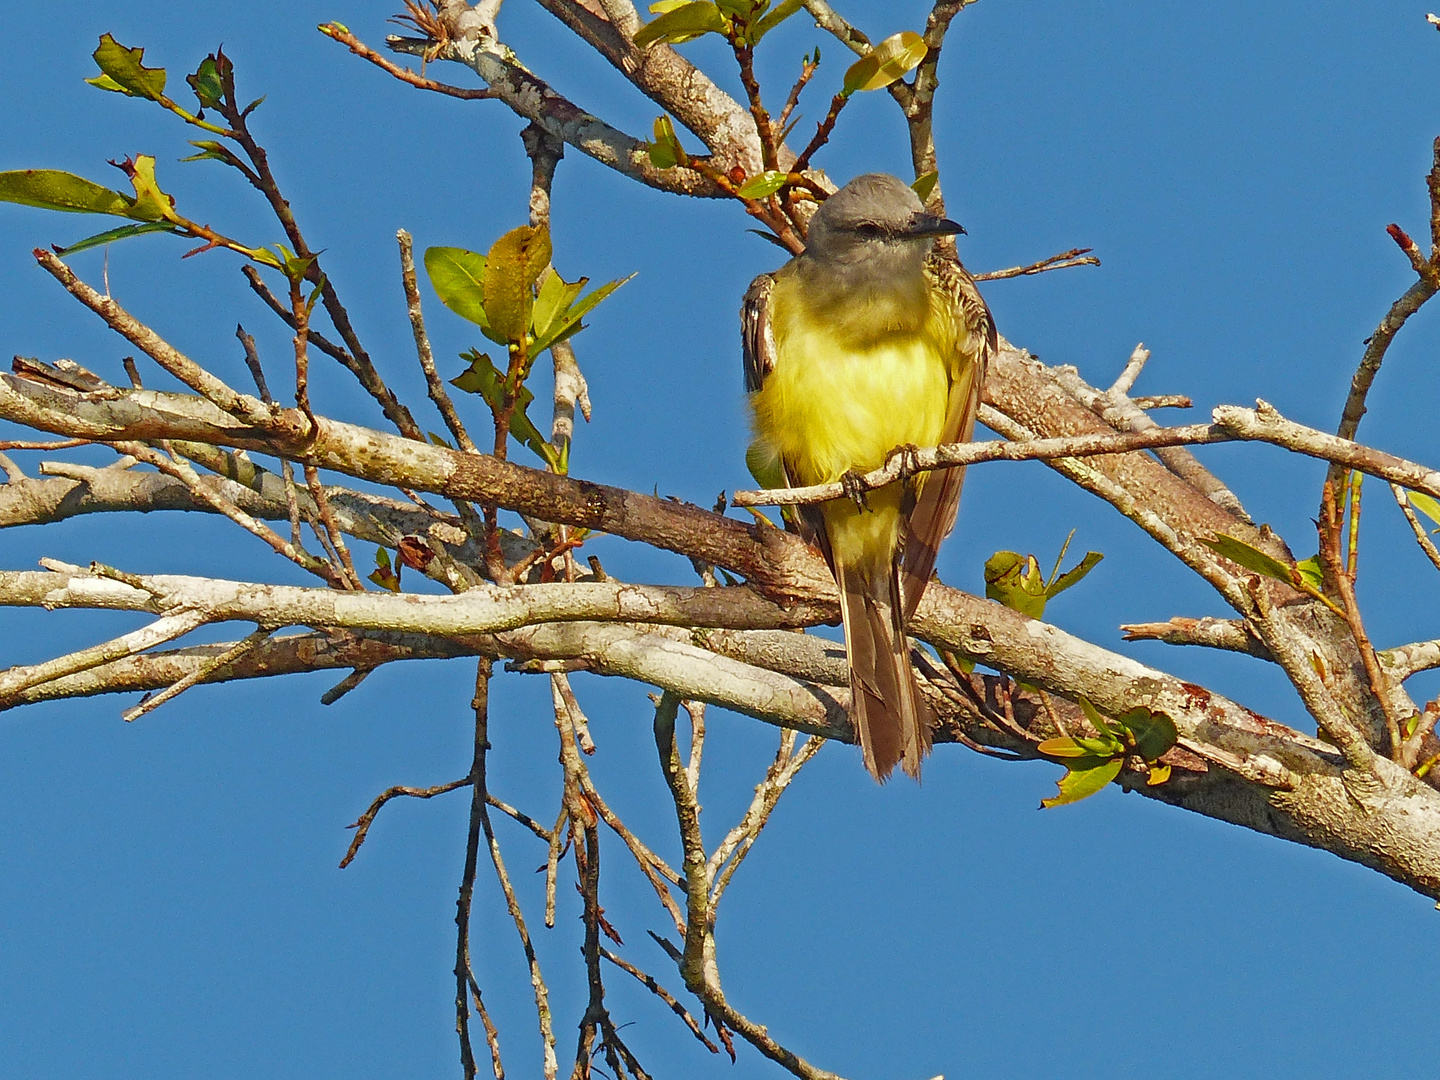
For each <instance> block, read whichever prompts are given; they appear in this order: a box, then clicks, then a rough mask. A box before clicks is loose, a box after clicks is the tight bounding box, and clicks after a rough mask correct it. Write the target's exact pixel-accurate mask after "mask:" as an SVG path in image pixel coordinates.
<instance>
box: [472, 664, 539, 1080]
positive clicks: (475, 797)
mask: <svg viewBox="0 0 1440 1080" xmlns="http://www.w3.org/2000/svg"><path fill="white" fill-rule="evenodd" d="M490 667H491V665H490V660H489V658H488V657H482V658H481V659H480V661H479V663H478V664H477V665H476V675H475V698H474V700H473V701H472V702H471V705H472V706H473V708H474V710H475V756H474V760H473V761H472V763H471V767H470V781H471V783H472V784H473V785H474V791H473V793H472V795H471V798H470V832H469V838H468V840H467V841H466V850H465V876H464V877H463V878H462V880H461V886H460V900H459V901H458V902H457V906H456V916H455V921H456V925H457V926H458V927H459V931H460V936H459V938H458V940H457V946H456V949H457V954H456V955H457V962H456V965H455V966H456V978H457V980H459V987H460V991H461V993H460V996H459V997H457V999H456V1010H457V1011H456V1022H457V1025H458V1026H459V1027H460V1029H461V1051H460V1052H461V1055H462V1058H463V1056H464V1055H466V1054H468V1053H469V1036H468V1026H469V1025H468V1017H467V1015H466V1014H467V1013H468V1009H467V1008H466V1006H465V998H464V988H465V975H466V973H467V972H469V970H470V899H471V896H472V895H473V893H474V888H475V862H476V853H477V848H478V845H479V837H480V834H481V833H482V832H483V833H484V835H485V842H486V844H487V845H488V846H489V849H490V861H491V863H492V864H493V865H494V867H495V876H496V877H497V878H498V879H499V881H500V889H501V891H502V892H503V893H504V894H505V906H506V908H507V909H508V910H509V912H510V918H511V920H512V921H513V922H514V923H515V932H516V934H518V935H519V937H520V945H521V948H522V949H523V950H524V953H525V962H526V964H527V965H528V966H529V969H530V985H531V988H532V989H533V990H534V992H535V1013H536V1017H537V1019H538V1021H539V1024H540V1038H541V1042H542V1045H543V1051H544V1075H545V1080H555V1077H556V1075H557V1073H558V1071H559V1062H558V1061H557V1060H556V1057H555V1033H554V1030H553V1028H552V1025H551V1019H550V990H549V988H548V987H547V986H546V985H545V979H544V976H543V975H542V974H541V972H540V960H539V957H538V956H536V954H535V946H534V944H533V943H532V942H531V940H530V931H529V930H528V929H527V928H526V926H525V914H524V912H523V911H521V909H520V901H519V900H518V899H517V898H516V896H515V888H514V886H513V885H511V883H510V874H509V873H508V872H507V871H506V869H505V859H504V857H503V856H502V855H501V853H500V843H499V841H498V840H496V839H495V830H494V828H493V827H492V826H491V824H490V814H489V812H488V811H487V809H486V806H487V803H486V795H487V794H488V791H487V789H486V787H485V761H486V757H485V756H486V754H487V753H488V751H489V749H490V743H489V707H490V705H489V703H490V696H489V695H490ZM462 952H463V955H462ZM462 960H463V963H461V961H462ZM474 1065H475V1063H474V1058H473V1056H472V1057H471V1058H470V1063H469V1065H468V1066H466V1076H467V1078H468V1077H473V1076H474V1075H475V1073H474Z"/></svg>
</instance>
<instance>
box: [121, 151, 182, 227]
mask: <svg viewBox="0 0 1440 1080" xmlns="http://www.w3.org/2000/svg"><path fill="white" fill-rule="evenodd" d="M120 169H121V171H122V172H124V173H125V175H126V176H128V177H129V178H130V184H131V186H132V187H134V188H135V204H134V205H133V206H132V207H131V208H130V212H129V213H128V214H127V215H126V216H127V217H133V218H138V219H139V220H141V221H160V220H162V219H163V220H167V221H175V220H176V214H175V200H174V199H173V198H171V197H170V196H169V195H167V194H165V192H163V191H161V190H160V183H159V181H157V180H156V179H155V159H154V158H153V157H151V156H150V155H149V154H136V155H135V157H134V158H126V159H125V160H124V161H122V162H121V163H120Z"/></svg>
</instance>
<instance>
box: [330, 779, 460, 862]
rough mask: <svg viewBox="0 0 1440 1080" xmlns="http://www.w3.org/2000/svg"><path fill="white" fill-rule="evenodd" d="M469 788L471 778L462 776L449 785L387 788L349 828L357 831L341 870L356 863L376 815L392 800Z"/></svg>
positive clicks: (425, 797) (415, 797) (433, 795)
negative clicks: (356, 857)
mask: <svg viewBox="0 0 1440 1080" xmlns="http://www.w3.org/2000/svg"><path fill="white" fill-rule="evenodd" d="M469 786H470V777H468V776H462V777H461V778H460V779H459V780H451V781H450V782H449V783H448V784H437V785H436V786H435V787H428V788H417V787H405V786H404V785H401V784H397V785H395V786H394V787H390V788H386V789H385V790H384V791H382V792H381V793H380V794H379V795H378V796H377V797H376V799H375V801H374V802H372V803H371V804H370V806H369V808H368V809H367V810H366V811H365V812H364V813H363V814H361V815H360V816H359V817H358V818H356V819H355V821H354V822H352V823H351V824H350V825H349V826H348V827H349V828H351V829H354V830H355V835H354V837H352V838H351V840H350V847H349V848H348V849H347V850H346V852H345V857H344V858H343V859H341V860H340V869H341V870H344V869H345V867H347V866H349V865H350V864H351V863H352V862H354V861H355V856H356V855H357V854H359V852H360V845H362V844H363V843H365V838H366V837H367V836H369V835H370V826H371V825H373V824H374V823H375V815H376V814H378V813H380V809H381V807H383V806H384V805H385V804H386V803H388V802H389V801H390V800H391V799H396V798H401V797H405V798H410V799H433V798H434V797H435V796H436V795H444V794H445V793H446V792H448V791H454V790H456V789H457V788H462V787H469Z"/></svg>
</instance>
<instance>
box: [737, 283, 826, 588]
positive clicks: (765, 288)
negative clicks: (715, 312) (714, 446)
mask: <svg viewBox="0 0 1440 1080" xmlns="http://www.w3.org/2000/svg"><path fill="white" fill-rule="evenodd" d="M774 288H775V275H774V274H761V275H760V276H759V277H757V278H756V279H755V280H754V281H752V282H751V283H750V288H748V289H746V290H745V300H744V302H743V303H742V304H741V305H740V349H741V355H742V357H743V359H744V362H745V391H746V393H750V394H753V393H755V392H756V391H757V390H759V389H760V387H761V386H762V385H764V382H765V378H766V376H768V375H769V374H770V372H772V371H774V370H775V334H774V333H773V331H772V330H771V328H770V294H771V292H772V291H773V290H774ZM781 464H782V465H783V464H785V463H784V462H783V461H782V462H781ZM785 482H786V483H791V484H793V479H792V477H791V476H790V468H789V466H788V465H785ZM784 518H785V524H786V525H787V526H788V527H790V528H791V529H792V531H795V532H798V533H799V534H800V536H801V537H803V538H804V540H805V542H806V543H809V544H815V545H817V546H818V547H819V548H820V551H821V553H822V554H823V555H824V556H825V561H826V562H827V563H829V562H831V559H830V545H829V543H828V542H827V541H826V537H825V521H824V518H823V517H822V516H821V514H820V510H819V508H818V507H815V506H794V507H788V508H786V510H785V511H784ZM831 570H834V565H833V564H832V565H831Z"/></svg>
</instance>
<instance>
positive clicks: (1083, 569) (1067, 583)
mask: <svg viewBox="0 0 1440 1080" xmlns="http://www.w3.org/2000/svg"><path fill="white" fill-rule="evenodd" d="M1103 558H1105V556H1104V555H1101V554H1100V552H1098V551H1088V552H1086V553H1085V558H1083V559H1081V560H1080V563H1079V565H1078V566H1074V567H1071V568H1070V569H1069V570H1066V571H1065V573H1063V574H1061V575H1060V576H1059V577H1058V578H1056V579H1055V580H1054V581H1052V582H1051V583H1050V584H1049V586H1048V587H1047V588H1046V589H1045V599H1046V600H1053V599H1055V597H1057V596H1059V595H1060V594H1061V593H1062V592H1064V591H1065V590H1066V589H1068V588H1070V587H1071V586H1073V585H1078V584H1079V583H1080V582H1081V581H1082V580H1084V578H1085V575H1086V574H1088V573H1090V571H1091V570H1094V569H1095V567H1096V566H1097V565H1099V563H1100V560H1101V559H1103Z"/></svg>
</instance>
